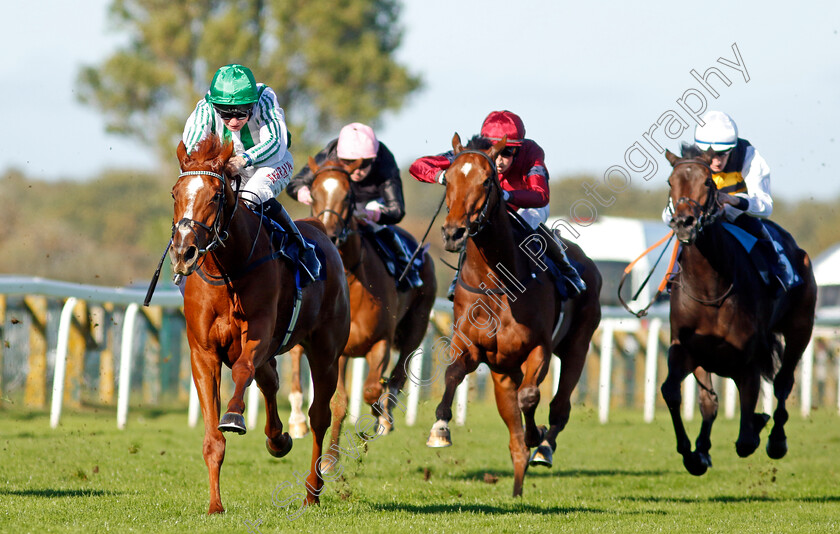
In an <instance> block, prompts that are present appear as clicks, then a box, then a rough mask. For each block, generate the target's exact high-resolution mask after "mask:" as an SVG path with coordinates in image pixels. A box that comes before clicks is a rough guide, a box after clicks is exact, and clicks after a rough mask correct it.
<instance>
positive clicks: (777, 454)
mask: <svg viewBox="0 0 840 534" xmlns="http://www.w3.org/2000/svg"><path fill="white" fill-rule="evenodd" d="M787 451H788V448H787V440H786V439H780V440H773V439H771V440H769V441H767V456H769V457H770V458H772V459H773V460H780V459H782V458H784V457H785V454H787Z"/></svg>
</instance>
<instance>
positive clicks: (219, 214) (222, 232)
mask: <svg viewBox="0 0 840 534" xmlns="http://www.w3.org/2000/svg"><path fill="white" fill-rule="evenodd" d="M184 176H212V177H213V178H216V179H218V180H219V181H220V182H221V183H222V187H221V188H220V189H219V190H218V191H216V193H215V194H214V195H213V200H214V201H216V204H217V208H216V217H215V218H214V220H213V224H212V225H208V224H204V223H203V222H201V221H197V220H195V219H190V218H187V217H184V218H182V219H181V220H180V221H178V222H177V223H175V224H173V225H172V236H173V237H174V236H175V231H176V230H177V229H178V228H180V227H186V228H188V229H189V231H190V232H191V233H192V234H193V235H194V236H195V239H196V242H198V233H196V229H195V227H196V226H198V227H199V228H201V229H202V230H204V231H205V232H207V234H208V235H211V236H212V237H213V238H212V239H211V240H210V242H209V243H208V244H207V246H206V247H205V248H203V249H199V250H198V253H199V255H203V254H206V253H208V252H212V251H213V250H215V249H216V248H218V247H219V245H221V246H224V241H225V240H226V239H227V238H228V237H229V234H228V229H229V228H230V223H231V221H232V220H233V215H234V214H235V213H236V208H237V207H238V206H239V202H234V206H233V213H231V215H230V217H228V219H227V221H226V222H225V224H224V228H222V219H223V212H224V209H225V203H224V202H223V200H224V197H225V188H226V187H227V181H226V179H225V177H224V176H223V175H221V174H219V173H215V172H212V171H185V172H182V173H181V174H179V175H178V179H180V178H182V177H184ZM236 194H237V196H238V195H239V191H238V190H237V192H236Z"/></svg>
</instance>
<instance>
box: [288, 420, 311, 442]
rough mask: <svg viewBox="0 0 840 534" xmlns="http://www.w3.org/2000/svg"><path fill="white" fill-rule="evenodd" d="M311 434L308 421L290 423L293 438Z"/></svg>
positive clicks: (290, 432) (290, 433)
mask: <svg viewBox="0 0 840 534" xmlns="http://www.w3.org/2000/svg"><path fill="white" fill-rule="evenodd" d="M307 434H309V427H308V426H306V423H305V422H304V423H294V424H292V423H289V435H290V436H291V437H292V439H300V438H302V437H304V436H306V435H307Z"/></svg>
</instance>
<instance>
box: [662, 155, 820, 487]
mask: <svg viewBox="0 0 840 534" xmlns="http://www.w3.org/2000/svg"><path fill="white" fill-rule="evenodd" d="M682 155H683V157H682V158H680V157H677V156H676V155H674V154H672V153H671V152H666V154H665V156H666V157H667V158H668V161H669V162H670V163H671V165H672V166H673V171H672V172H671V176H670V177H669V178H668V183H669V184H670V186H671V201H672V203H673V206H674V215H673V218H672V219H671V223H670V225H671V227H672V228H673V229H674V231H675V233H676V235H677V238H678V239H679V240H680V242H681V243H682V251H681V253H680V256H679V274H678V275H677V278H676V279H675V280H673V281H672V290H671V347H670V349H669V351H668V376H667V378H666V379H665V382H664V383H663V384H662V396H663V397H664V398H665V402H666V403H667V404H668V410H669V411H670V413H671V419H672V421H673V424H674V431H675V433H676V436H677V452H679V453H680V454H681V455H682V456H683V464H684V465H685V467H686V469H687V470H688V471H689V472H690V473H691V474H693V475H702V474H703V473H705V472H706V470H707V469H708V468H709V467H711V465H712V460H711V456H710V455H709V449H710V447H711V441H710V435H711V431H712V423H713V422H714V420H715V417H716V416H717V408H718V401H717V395H716V394H715V393H714V391H713V390H712V388H711V382H710V381H709V378H710V373H715V374H718V375H720V376H725V377H729V378H732V379H733V380H734V381H735V384H736V385H737V387H738V392H739V396H740V400H741V428H740V433H739V435H738V441H736V442H735V450H736V452H737V453H738V456H740V457H742V458H743V457H746V456H749V455H750V454H752V453H753V452H754V451H755V450H756V448H758V445H759V444H760V442H761V439H760V437H759V432H760V431H761V429H762V428H763V427H764V425H765V424H766V423H767V421H768V420H769V416H768V415H765V414H757V413H755V408H756V402H757V400H758V393H759V390H760V386H761V384H760V380H761V377H762V376H764V377H766V378H768V379H773V390H774V394H775V396H776V399H777V401H778V402H777V406H776V410H775V412H774V414H773V422H774V424H773V430H772V431H771V432H770V437H769V439H768V442H767V454H768V456H770V457H771V458H775V459H778V458H781V457H783V456H784V455H785V453H786V452H787V438H786V437H785V431H784V424H785V422H786V421H787V419H788V413H787V410H786V409H785V401H786V399H787V398H788V395H790V392H791V390H792V389H793V372H794V370H795V369H796V364H797V363H798V362H799V360H800V358H801V357H802V352H803V351H804V350H805V347H806V346H807V345H808V342H809V340H810V338H811V331H812V329H813V326H814V307H815V303H816V294H817V290H816V282H815V281H814V273H813V270H812V267H811V260H810V259H809V258H808V255H807V254H806V253H805V251H803V250H801V249H799V248H798V247H797V246H796V243H795V242H794V241H793V238H792V237H790V235H789V234H787V233H786V232H784V231H781V232H780V236H781V238H782V239H781V240H782V246H783V248H784V251H785V253H786V255H787V257H788V258H789V259H790V261H791V263H792V264H793V267H794V270H795V271H796V272H797V273H798V275H799V276H800V278H801V279H802V283H801V284H799V285H797V286H795V287H793V288H792V289H791V290H790V291H788V292H786V293H784V294H782V295H781V296H778V297H775V296H773V295H772V294H770V293H769V292H768V290H767V289H766V288H765V287H763V286H762V285H761V282H760V280H759V277H758V276H757V275H755V274H754V273H753V272H752V270H751V267H749V259H748V258H747V255H746V253H745V252H744V250H743V248H742V247H741V245H739V244H738V243H737V242H736V241H735V239H734V238H733V236H732V235H731V234H730V233H729V231H728V230H727V229H726V228H725V227H724V223H723V221H722V220H721V215H722V214H723V208H722V206H721V205H720V203H719V202H718V200H717V188H716V187H715V184H714V181H713V180H712V171H711V168H710V166H709V165H710V163H711V157H710V155H709V154H708V153H703V152H700V150H699V149H698V148H696V147H689V146H688V145H684V146H683V151H682ZM742 216H745V215H742ZM779 336H781V337H782V338H784V351H783V352H781V343H780V341H779ZM780 352H781V366H780V367H779V358H780ZM777 368H778V371H776V369H777ZM691 373H694V374H695V376H696V377H697V380H698V382H699V384H700V386H701V387H700V390H701V394H700V411H701V413H702V416H703V423H702V425H701V428H700V434H699V435H698V437H697V441H696V449H695V451H694V452H692V451H691V442H690V441H689V439H688V436H687V435H686V431H685V427H684V426H683V422H682V419H681V417H680V402H681V395H680V384H681V383H682V381H683V380H684V379H685V378H686V377H687V376H688V375H689V374H691ZM774 375H775V378H773V377H774Z"/></svg>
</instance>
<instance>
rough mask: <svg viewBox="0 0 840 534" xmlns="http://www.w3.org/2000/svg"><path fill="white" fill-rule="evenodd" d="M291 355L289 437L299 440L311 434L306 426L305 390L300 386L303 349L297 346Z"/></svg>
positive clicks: (290, 352)
mask: <svg viewBox="0 0 840 534" xmlns="http://www.w3.org/2000/svg"><path fill="white" fill-rule="evenodd" d="M289 355H290V356H291V358H292V383H291V391H290V392H289V405H290V406H291V414H290V415H289V435H290V436H292V437H293V438H294V439H299V438H302V437H303V436H305V435H306V434H307V433H309V427H308V426H307V425H306V414H305V413H303V389H302V388H301V385H300V359H301V357H302V356H303V347H302V346H300V345H295V346H294V347H292V348H291V350H290V351H289Z"/></svg>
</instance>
